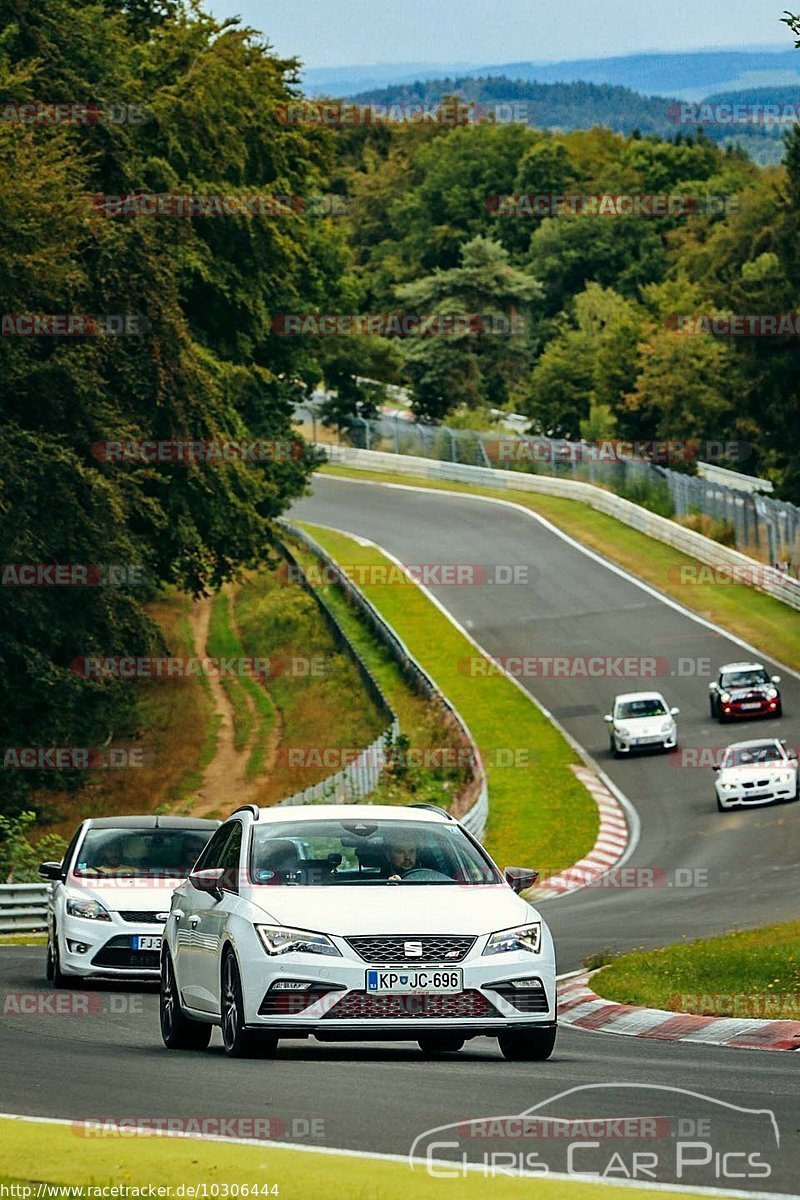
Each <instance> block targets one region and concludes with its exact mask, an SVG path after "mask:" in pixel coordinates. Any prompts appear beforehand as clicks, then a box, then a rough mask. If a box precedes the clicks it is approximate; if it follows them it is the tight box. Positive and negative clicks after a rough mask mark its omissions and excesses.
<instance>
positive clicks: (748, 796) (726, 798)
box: [715, 780, 797, 808]
mask: <svg viewBox="0 0 800 1200" xmlns="http://www.w3.org/2000/svg"><path fill="white" fill-rule="evenodd" d="M715 790H716V793H717V799H718V800H719V802H720V804H721V805H722V807H723V808H758V807H760V806H761V805H764V804H780V803H781V802H782V801H786V800H795V799H797V783H796V781H794V780H792V781H791V782H790V783H780V784H777V783H776V784H768V785H767V786H765V787H752V788H744V787H737V788H734V789H730V788H725V789H723V788H721V787H719V786H718V787H717V788H716V789H715Z"/></svg>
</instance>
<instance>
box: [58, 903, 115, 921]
mask: <svg viewBox="0 0 800 1200" xmlns="http://www.w3.org/2000/svg"><path fill="white" fill-rule="evenodd" d="M67 914H68V915H69V916H70V917H85V918H86V920H87V921H110V920H111V917H110V915H109V913H108V911H107V910H106V909H105V908H103V906H102V904H101V903H100V901H99V900H81V899H78V898H77V897H76V898H74V899H70V900H67Z"/></svg>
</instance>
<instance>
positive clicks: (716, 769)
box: [711, 763, 722, 771]
mask: <svg viewBox="0 0 800 1200" xmlns="http://www.w3.org/2000/svg"><path fill="white" fill-rule="evenodd" d="M711 770H712V771H721V770H722V767H721V766H720V764H719V763H716V764H715V766H713V767H712V768H711Z"/></svg>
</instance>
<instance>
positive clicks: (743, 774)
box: [719, 762, 797, 783]
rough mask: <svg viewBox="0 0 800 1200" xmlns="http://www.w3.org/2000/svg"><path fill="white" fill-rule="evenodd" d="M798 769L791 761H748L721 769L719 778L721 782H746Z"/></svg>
mask: <svg viewBox="0 0 800 1200" xmlns="http://www.w3.org/2000/svg"><path fill="white" fill-rule="evenodd" d="M796 769H797V768H796V767H795V766H794V765H793V764H792V763H790V762H786V763H774V762H772V763H748V764H747V766H741V767H725V769H724V770H722V771H720V773H719V779H720V782H721V783H745V782H746V781H747V780H751V779H765V778H771V777H772V776H773V775H783V774H785V773H786V772H787V771H793V770H796Z"/></svg>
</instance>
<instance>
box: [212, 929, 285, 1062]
mask: <svg viewBox="0 0 800 1200" xmlns="http://www.w3.org/2000/svg"><path fill="white" fill-rule="evenodd" d="M220 999H221V1013H222V1044H223V1046H224V1047H225V1053H226V1054H228V1055H229V1056H230V1057H231V1058H271V1057H272V1056H273V1054H274V1053H275V1051H276V1049H277V1046H278V1039H277V1037H276V1036H275V1035H274V1034H272V1033H266V1032H264V1033H262V1032H261V1030H259V1029H247V1028H246V1026H245V1023H244V1000H243V997H242V980H241V976H240V975H239V967H238V966H237V963H236V958H235V956H234V953H233V951H232V950H228V952H227V953H226V955H225V957H224V958H223V960H222V988H221V997H220Z"/></svg>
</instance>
